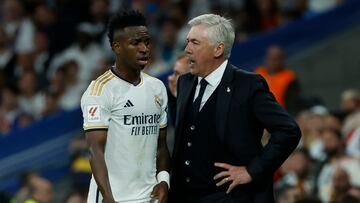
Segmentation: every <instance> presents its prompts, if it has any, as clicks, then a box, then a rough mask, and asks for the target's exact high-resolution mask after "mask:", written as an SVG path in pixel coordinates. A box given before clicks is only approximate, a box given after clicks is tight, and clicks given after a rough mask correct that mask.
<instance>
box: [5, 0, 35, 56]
mask: <svg viewBox="0 0 360 203" xmlns="http://www.w3.org/2000/svg"><path fill="white" fill-rule="evenodd" d="M2 11H3V12H2V14H3V25H4V28H5V31H6V33H7V34H8V36H9V37H10V39H11V41H12V45H13V47H14V50H15V51H16V52H17V53H19V54H23V53H30V52H32V51H33V50H34V33H35V27H34V24H33V23H32V21H31V19H30V18H27V17H26V15H25V9H24V6H23V4H22V2H21V1H20V0H4V2H3V7H2Z"/></svg>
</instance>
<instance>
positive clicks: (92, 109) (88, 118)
mask: <svg viewBox="0 0 360 203" xmlns="http://www.w3.org/2000/svg"><path fill="white" fill-rule="evenodd" d="M92 85H94V84H91V85H90V86H89V88H88V90H86V91H85V93H84V95H83V97H82V98H81V110H82V115H83V122H84V123H83V128H84V130H85V132H86V131H92V130H107V129H108V127H109V120H110V115H111V114H110V113H111V109H110V101H109V100H110V97H109V96H107V95H106V93H105V91H103V92H102V93H101V94H100V95H92V94H90V92H89V89H91V86H92Z"/></svg>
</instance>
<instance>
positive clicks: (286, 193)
mask: <svg viewBox="0 0 360 203" xmlns="http://www.w3.org/2000/svg"><path fill="white" fill-rule="evenodd" d="M299 198H300V191H299V190H298V189H296V187H294V186H291V185H284V186H282V187H280V188H278V189H276V190H275V200H276V203H294V202H295V200H297V199H299Z"/></svg>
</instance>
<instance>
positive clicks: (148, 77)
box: [141, 72, 164, 86]
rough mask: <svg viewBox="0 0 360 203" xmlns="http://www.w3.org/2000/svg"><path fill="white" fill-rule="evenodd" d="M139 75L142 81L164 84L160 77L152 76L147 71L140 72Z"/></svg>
mask: <svg viewBox="0 0 360 203" xmlns="http://www.w3.org/2000/svg"><path fill="white" fill-rule="evenodd" d="M141 76H142V78H143V80H144V82H147V83H151V84H152V85H159V86H164V83H163V82H162V81H161V80H160V79H158V78H156V77H153V76H151V75H149V74H147V73H144V72H142V73H141Z"/></svg>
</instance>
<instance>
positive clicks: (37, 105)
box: [18, 71, 44, 119]
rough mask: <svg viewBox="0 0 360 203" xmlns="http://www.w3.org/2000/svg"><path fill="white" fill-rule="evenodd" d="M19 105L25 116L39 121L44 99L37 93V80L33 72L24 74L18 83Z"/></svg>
mask: <svg viewBox="0 0 360 203" xmlns="http://www.w3.org/2000/svg"><path fill="white" fill-rule="evenodd" d="M18 88H19V91H20V94H19V98H18V100H19V104H20V107H21V109H23V110H24V111H25V112H26V113H27V114H29V115H31V116H32V117H33V118H35V119H39V118H40V116H41V111H42V108H43V106H44V97H43V95H42V94H41V93H40V92H39V91H38V78H37V75H36V74H35V73H34V72H30V71H28V72H25V73H23V74H22V75H21V77H20V80H19V82H18Z"/></svg>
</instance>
